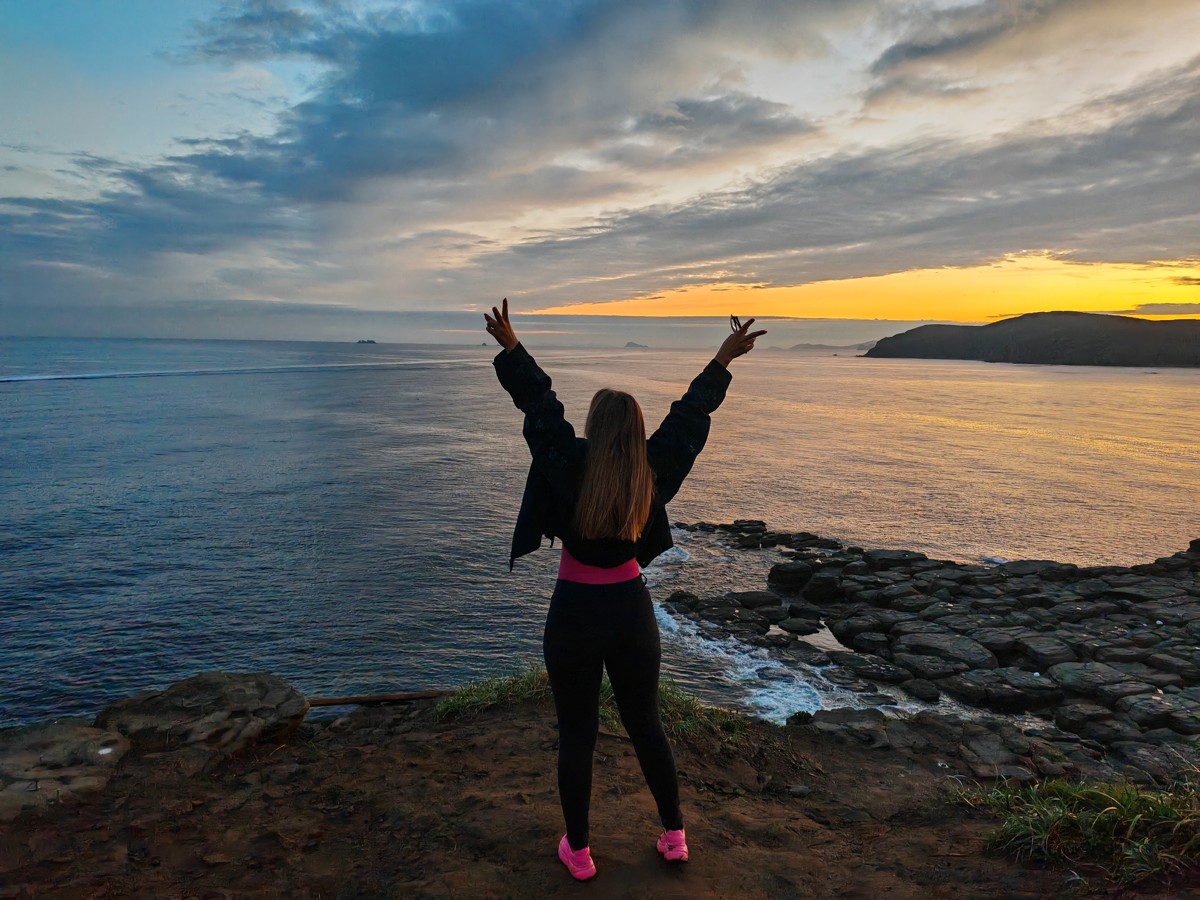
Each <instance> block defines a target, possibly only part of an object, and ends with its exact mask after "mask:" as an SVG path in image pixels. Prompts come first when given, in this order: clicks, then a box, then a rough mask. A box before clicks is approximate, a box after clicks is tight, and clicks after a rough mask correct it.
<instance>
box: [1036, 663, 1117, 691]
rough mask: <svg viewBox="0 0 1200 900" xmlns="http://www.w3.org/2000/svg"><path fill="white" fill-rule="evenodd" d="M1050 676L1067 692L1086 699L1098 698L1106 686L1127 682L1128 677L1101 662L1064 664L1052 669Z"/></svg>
mask: <svg viewBox="0 0 1200 900" xmlns="http://www.w3.org/2000/svg"><path fill="white" fill-rule="evenodd" d="M1050 675H1051V676H1052V677H1053V678H1054V680H1055V681H1057V682H1058V683H1059V684H1061V685H1062V686H1063V687H1064V688H1066V690H1068V691H1070V692H1071V693H1073V694H1083V695H1084V696H1086V697H1094V696H1096V694H1097V692H1098V691H1099V689H1100V688H1101V687H1102V686H1103V685H1106V684H1116V683H1117V682H1120V681H1125V680H1126V678H1127V677H1128V676H1126V675H1125V673H1124V672H1121V671H1119V670H1117V669H1114V668H1113V667H1112V666H1109V665H1105V664H1104V663H1099V662H1064V663H1059V664H1058V665H1055V666H1051V667H1050Z"/></svg>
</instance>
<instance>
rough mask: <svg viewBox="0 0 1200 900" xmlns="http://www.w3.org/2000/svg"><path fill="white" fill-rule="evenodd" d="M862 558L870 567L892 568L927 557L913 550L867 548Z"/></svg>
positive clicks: (873, 568)
mask: <svg viewBox="0 0 1200 900" xmlns="http://www.w3.org/2000/svg"><path fill="white" fill-rule="evenodd" d="M863 559H864V560H865V561H866V563H867V565H868V566H869V567H870V568H871V569H872V570H875V569H894V568H896V567H897V566H906V565H910V564H911V563H914V562H918V561H922V560H927V559H929V557H928V556H926V555H925V554H924V553H917V552H915V551H913V550H868V551H867V552H866V553H864V554H863Z"/></svg>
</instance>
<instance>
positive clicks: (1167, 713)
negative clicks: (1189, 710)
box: [1116, 694, 1180, 730]
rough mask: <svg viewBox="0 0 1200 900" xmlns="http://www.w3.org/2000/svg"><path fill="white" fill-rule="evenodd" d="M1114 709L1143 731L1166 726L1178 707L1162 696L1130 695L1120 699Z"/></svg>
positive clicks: (1177, 704)
mask: <svg viewBox="0 0 1200 900" xmlns="http://www.w3.org/2000/svg"><path fill="white" fill-rule="evenodd" d="M1116 708H1117V711H1118V712H1120V713H1124V714H1125V715H1126V716H1127V717H1128V718H1129V720H1130V721H1131V722H1133V724H1135V725H1137V726H1138V728H1141V729H1143V730H1144V729H1147V728H1158V727H1160V726H1163V725H1166V724H1167V723H1168V722H1170V720H1171V716H1172V715H1173V714H1174V713H1175V712H1176V711H1177V710H1178V709H1179V708H1180V705H1179V703H1178V702H1177V701H1173V700H1172V699H1171V698H1169V697H1166V696H1164V695H1162V694H1132V695H1130V696H1126V697H1122V698H1120V699H1119V700H1118V701H1117V704H1116Z"/></svg>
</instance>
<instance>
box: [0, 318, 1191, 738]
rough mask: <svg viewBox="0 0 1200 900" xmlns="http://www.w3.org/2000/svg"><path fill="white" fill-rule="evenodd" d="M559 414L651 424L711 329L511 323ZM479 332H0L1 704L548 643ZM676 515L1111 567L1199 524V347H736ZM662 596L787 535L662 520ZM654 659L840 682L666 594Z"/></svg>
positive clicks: (784, 689)
mask: <svg viewBox="0 0 1200 900" xmlns="http://www.w3.org/2000/svg"><path fill="white" fill-rule="evenodd" d="M529 346H530V349H531V350H532V351H533V352H534V353H535V354H536V356H537V358H538V359H539V361H541V362H542V364H543V365H544V367H545V368H546V370H547V371H548V372H549V373H550V375H551V376H552V377H553V378H554V381H555V387H556V389H557V390H558V391H559V395H560V397H561V398H562V399H563V401H564V403H565V404H566V407H567V409H568V413H569V415H570V416H571V417H572V419H573V421H575V422H576V423H581V422H582V419H583V414H584V412H585V411H586V407H587V402H588V400H589V398H590V397H591V394H592V393H593V392H594V391H595V390H596V389H598V388H600V387H603V386H612V387H617V388H620V389H624V390H628V391H630V392H631V393H633V394H634V395H635V396H637V397H638V398H639V400H640V401H641V402H642V405H643V407H644V409H645V413H646V418H647V422H648V424H649V426H650V427H653V426H654V424H656V423H657V422H658V421H659V420H660V419H661V418H662V416H663V415H665V413H666V411H667V408H668V406H669V404H670V402H671V401H672V400H673V399H675V398H677V397H678V396H679V395H680V394H681V393H682V392H683V390H684V389H685V387H686V385H687V382H688V381H689V380H690V379H691V378H692V377H693V376H694V375H695V374H696V373H697V372H699V371H700V369H701V368H703V366H704V364H705V363H706V362H707V360H708V354H707V353H705V352H704V351H694V352H692V351H682V350H679V351H655V350H612V351H598V350H571V351H564V350H551V349H545V348H541V347H539V346H538V345H537V343H536V341H533V340H531V341H530V342H529ZM492 356H493V348H487V347H480V346H474V347H452V346H429V345H427V346H409V345H397V344H376V345H355V344H331V343H288V342H250V341H150V340H144V341H138V340H130V341H116V340H52V339H9V340H0V672H2V673H3V675H2V680H0V726H7V725H13V724H21V723H25V722H30V721H36V720H39V719H43V718H47V717H50V716H58V715H91V714H94V713H95V711H96V710H98V709H99V708H100V707H101V706H102V705H103V704H104V703H105V702H107V701H109V700H112V699H115V698H118V697H122V696H126V695H128V694H131V693H133V692H136V691H139V690H144V689H148V688H160V687H163V686H165V685H167V684H169V683H170V682H172V681H174V680H178V679H180V678H184V677H186V676H188V675H191V674H194V673H196V672H200V671H204V670H210V669H225V670H234V671H238V670H243V671H244V670H266V671H270V672H274V673H276V674H278V675H281V676H282V677H284V678H286V679H288V680H289V681H291V682H292V683H294V684H295V685H296V686H297V687H298V688H299V689H300V690H302V691H304V692H305V693H306V694H308V695H310V696H318V695H323V696H330V695H340V694H362V693H375V692H394V691H402V690H415V689H423V688H436V687H450V686H454V685H457V684H461V683H463V682H465V681H468V680H471V679H472V678H477V677H479V676H482V675H490V674H501V673H507V672H510V671H512V670H513V668H514V667H516V666H519V665H521V664H522V663H523V662H526V661H531V660H536V659H537V658H538V657H539V655H540V644H541V629H542V622H543V618H544V614H545V607H546V603H547V600H548V597H549V594H550V591H551V589H552V585H553V579H554V572H555V569H556V564H557V550H550V549H543V550H542V551H539V552H538V553H535V554H533V555H532V556H529V557H525V558H523V559H522V560H519V561H518V563H517V566H516V569H515V571H513V572H512V573H509V572H508V570H507V569H508V566H507V561H508V544H509V540H510V537H511V530H512V525H513V521H514V519H515V516H516V510H517V506H518V504H519V501H520V497H521V490H522V487H523V484H524V478H525V473H526V470H527V466H528V462H527V460H528V457H527V453H526V450H525V447H524V444H523V442H522V439H521V435H520V426H521V416H520V413H519V412H518V411H517V410H516V409H514V408H513V406H512V403H511V401H510V400H509V399H508V396H507V395H506V394H505V393H504V392H503V391H502V390H501V389H500V387H499V385H498V384H497V383H496V379H495V376H494V374H493V371H492V367H491V358H492ZM733 372H734V380H733V384H732V386H731V388H730V392H729V397H728V399H727V400H726V402H725V404H724V405H723V406H722V407H721V409H720V410H719V411H718V412H717V413H716V415H715V416H714V417H713V428H712V434H711V436H710V438H709V442H708V446H707V447H706V449H705V451H704V453H703V454H702V455H701V456H700V458H699V460H698V461H697V463H696V466H695V468H694V470H693V472H692V474H691V476H690V477H689V479H688V480H687V482H686V483H685V484H684V487H683V490H682V491H681V492H680V494H679V496H678V497H677V498H676V499H675V500H674V502H673V503H672V504H671V506H670V513H671V517H672V519H673V520H684V521H697V520H708V521H728V520H731V519H733V518H761V519H764V520H766V521H767V522H768V524H769V525H770V526H771V527H773V528H777V529H780V530H801V529H803V530H808V531H814V532H817V533H819V534H822V535H826V536H831V537H836V538H839V539H842V540H844V541H847V542H851V543H854V544H858V545H860V546H866V547H902V548H909V549H915V550H920V551H922V552H925V553H928V554H929V555H931V556H935V557H939V558H946V559H954V560H960V561H966V562H979V561H982V560H983V559H985V558H993V559H995V558H1000V559H1015V558H1049V559H1058V560H1063V561H1069V562H1075V563H1079V564H1105V563H1113V564H1130V563H1134V562H1138V561H1143V560H1148V559H1151V558H1153V557H1156V556H1161V555H1164V554H1168V553H1171V552H1174V551H1175V550H1179V549H1182V548H1184V547H1186V545H1187V542H1188V540H1189V539H1191V538H1194V537H1200V514H1198V513H1197V510H1198V509H1200V447H1198V443H1197V439H1196V428H1195V422H1196V421H1197V419H1198V416H1197V413H1198V412H1200V404H1198V403H1197V397H1198V396H1200V370H1195V369H1186V370H1185V369H1178V370H1170V369H1163V370H1144V369H1110V368H1091V367H1053V366H1011V365H991V364H984V363H974V362H957V361H953V362H952V361H929V360H874V359H864V358H857V357H853V356H844V355H843V356H833V355H832V354H831V353H830V352H823V353H798V352H787V351H777V352H771V351H766V350H760V351H756V352H755V353H754V354H752V355H751V356H749V357H748V358H746V359H742V360H738V361H737V362H736V363H734V366H733ZM676 540H677V542H678V547H677V548H676V549H675V550H673V551H671V552H669V553H667V554H665V555H664V556H663V557H662V558H660V560H658V561H656V563H655V564H654V565H652V566H650V567H649V569H648V570H647V572H646V575H647V577H648V579H649V581H650V584H651V586H652V589H653V592H654V594H655V596H656V597H657V598H658V599H662V598H664V597H666V596H667V595H668V594H669V593H670V592H671V591H672V590H676V589H688V590H692V591H696V592H698V593H702V594H719V593H723V592H725V591H728V590H753V589H759V588H762V587H764V585H765V578H766V572H767V570H768V569H769V568H770V566H771V565H772V564H773V563H775V562H778V561H779V560H780V559H781V556H780V555H779V553H778V552H777V551H775V550H764V551H749V552H739V551H733V550H730V549H729V548H727V547H725V546H724V545H722V544H721V542H720V541H719V540H718V539H715V538H714V537H712V536H709V535H704V534H699V533H693V532H686V531H679V530H677V531H676ZM659 621H660V626H661V629H662V632H663V644H664V667H665V669H666V671H667V673H668V674H670V675H671V676H672V677H674V678H675V679H676V680H677V681H679V682H681V683H682V684H683V685H684V686H685V687H687V688H688V689H690V690H691V691H693V692H694V693H697V694H699V695H700V696H701V697H702V698H704V699H706V700H709V701H711V702H717V703H723V704H726V705H733V706H740V707H743V708H745V709H748V710H750V711H753V712H756V713H758V714H760V715H763V716H766V717H768V718H772V719H776V720H778V719H781V718H783V717H785V716H786V715H788V714H789V713H790V712H794V711H796V710H802V709H803V710H812V709H815V708H818V707H819V706H822V705H824V706H829V705H837V704H840V703H849V702H853V697H852V696H850V695H848V694H846V693H845V692H842V691H840V690H839V689H838V688H836V686H832V685H825V684H823V683H822V682H821V680H820V678H819V677H818V676H816V675H815V674H814V673H812V672H808V671H795V670H790V669H787V668H786V667H785V666H783V665H782V664H781V663H779V662H777V661H775V660H772V659H770V658H768V657H767V656H766V654H765V653H764V652H762V651H756V650H753V649H749V648H746V647H745V646H744V645H740V644H738V643H737V642H734V641H729V640H724V641H718V640H711V639H709V638H706V637H705V636H704V635H703V634H702V633H701V632H700V631H699V630H698V629H697V628H696V627H695V626H694V624H692V623H690V622H686V621H681V620H678V619H676V618H674V617H673V616H672V615H671V614H669V613H668V612H666V611H665V610H663V609H660V610H659Z"/></svg>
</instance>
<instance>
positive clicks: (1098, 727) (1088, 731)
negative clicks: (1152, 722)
mask: <svg viewBox="0 0 1200 900" xmlns="http://www.w3.org/2000/svg"><path fill="white" fill-rule="evenodd" d="M1078 734H1079V736H1080V737H1085V738H1087V739H1088V740H1090V741H1096V742H1097V743H1099V744H1105V745H1109V744H1114V743H1116V742H1118V741H1137V740H1140V739H1141V737H1142V733H1141V731H1140V730H1138V728H1137V727H1135V726H1134V725H1133V723H1131V722H1128V721H1122V720H1120V719H1116V718H1109V719H1093V720H1091V721H1089V722H1086V723H1085V724H1084V725H1083V726H1081V727H1080V728H1079V731H1078Z"/></svg>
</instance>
